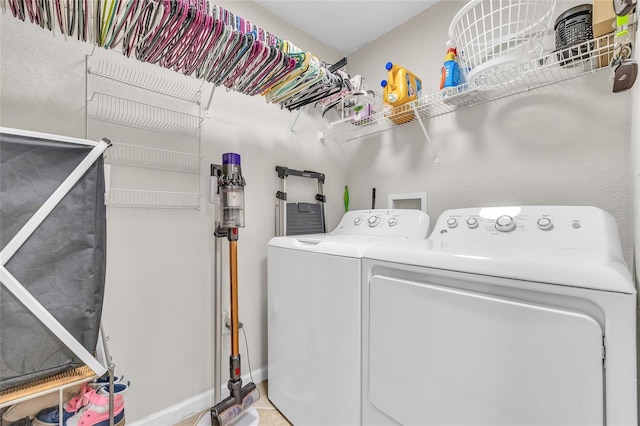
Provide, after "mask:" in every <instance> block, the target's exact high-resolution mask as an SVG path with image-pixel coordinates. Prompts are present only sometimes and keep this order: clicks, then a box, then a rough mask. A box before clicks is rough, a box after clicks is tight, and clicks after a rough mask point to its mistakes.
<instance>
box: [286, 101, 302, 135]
mask: <svg viewBox="0 0 640 426" xmlns="http://www.w3.org/2000/svg"><path fill="white" fill-rule="evenodd" d="M300 114H302V108H300V109H299V110H298V114H297V115H296V118H295V119H294V120H293V123H291V128H290V129H289V136H293V133H294V132H293V128H294V127H296V123H297V122H298V118H300Z"/></svg>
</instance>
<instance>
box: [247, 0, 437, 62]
mask: <svg viewBox="0 0 640 426" xmlns="http://www.w3.org/2000/svg"><path fill="white" fill-rule="evenodd" d="M254 1H255V2H256V3H258V4H260V5H262V6H263V7H265V8H266V9H268V10H270V11H271V12H273V13H274V14H276V15H278V16H280V17H281V18H282V19H284V20H285V21H287V22H289V23H290V24H291V25H294V26H296V27H297V28H299V29H300V30H302V31H304V32H305V33H307V34H309V35H310V36H312V37H314V38H316V39H318V40H320V41H322V42H323V43H324V44H326V45H327V46H330V47H333V48H335V49H337V50H339V51H340V52H342V53H343V54H344V55H348V54H350V53H353V52H354V51H356V50H358V49H359V48H360V47H362V46H364V45H365V44H367V43H370V42H372V41H374V40H375V39H377V38H378V37H380V36H381V35H383V34H385V33H387V32H389V31H391V30H392V29H394V28H396V27H398V26H400V25H401V24H403V23H404V22H406V21H408V20H409V19H410V18H412V17H414V16H416V15H417V14H419V13H420V12H422V11H423V10H425V9H427V8H428V7H430V6H432V5H433V4H435V3H436V2H437V1H438V0H421V1H408V0H395V1H377V0H375V1H372V0H352V1H333V0H324V1H319V0H315V1H314V0H254ZM292 41H293V42H294V43H295V40H292ZM300 47H303V46H300Z"/></svg>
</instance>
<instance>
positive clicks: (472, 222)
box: [467, 217, 478, 229]
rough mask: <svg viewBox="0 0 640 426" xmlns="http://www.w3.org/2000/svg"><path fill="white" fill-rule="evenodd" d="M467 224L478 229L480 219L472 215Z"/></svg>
mask: <svg viewBox="0 0 640 426" xmlns="http://www.w3.org/2000/svg"><path fill="white" fill-rule="evenodd" d="M467 226H468V227H469V228H470V229H476V228H477V227H478V219H476V218H475V217H470V218H469V219H467Z"/></svg>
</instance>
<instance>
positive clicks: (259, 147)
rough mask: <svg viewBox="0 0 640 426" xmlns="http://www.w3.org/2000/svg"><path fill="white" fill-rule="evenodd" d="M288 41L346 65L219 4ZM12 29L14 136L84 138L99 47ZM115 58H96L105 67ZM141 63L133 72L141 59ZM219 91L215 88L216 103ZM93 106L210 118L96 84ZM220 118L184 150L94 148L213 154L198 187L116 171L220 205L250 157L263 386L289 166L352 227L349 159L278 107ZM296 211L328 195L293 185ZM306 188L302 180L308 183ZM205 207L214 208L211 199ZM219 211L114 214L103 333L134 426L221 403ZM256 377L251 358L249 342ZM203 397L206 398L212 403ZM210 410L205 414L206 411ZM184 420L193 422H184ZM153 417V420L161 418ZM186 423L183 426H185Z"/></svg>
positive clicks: (229, 101)
mask: <svg viewBox="0 0 640 426" xmlns="http://www.w3.org/2000/svg"><path fill="white" fill-rule="evenodd" d="M217 3H218V4H220V5H221V6H223V7H227V8H228V9H229V10H230V11H232V12H235V13H237V14H239V15H240V16H243V17H244V18H247V19H249V20H251V21H254V22H256V23H257V24H259V25H260V26H262V27H263V28H265V29H266V30H268V31H271V32H273V33H274V34H277V35H278V36H280V37H282V38H288V39H291V40H293V41H294V42H295V43H296V44H297V45H298V46H299V47H301V48H305V49H307V50H310V51H311V52H313V53H314V54H316V55H318V56H320V57H321V58H322V59H323V60H326V61H328V62H334V61H337V60H339V59H340V58H341V56H340V54H339V53H338V52H335V51H333V50H331V49H329V48H327V47H326V46H324V45H322V44H320V43H318V42H316V41H314V40H313V39H311V38H310V37H308V36H306V35H304V34H302V33H301V32H300V31H298V30H296V29H293V28H291V27H288V26H285V25H284V24H283V22H282V21H281V20H280V19H279V18H277V17H276V16H274V15H272V14H270V13H269V12H267V11H266V10H264V9H263V8H261V7H259V6H257V5H255V4H254V3H252V2H217ZM0 19H1V21H0V22H1V24H2V28H1V32H0V36H1V44H0V48H1V58H2V61H1V62H2V69H1V71H2V73H1V80H0V81H1V91H0V95H1V96H0V97H1V104H0V106H1V108H0V112H1V114H2V115H1V117H0V124H1V125H2V126H5V127H14V128H21V129H28V130H33V131H42V132H48V133H54V134H61V135H68V136H75V137H84V136H85V55H86V54H89V53H91V51H92V46H91V45H89V44H86V43H81V42H78V41H76V40H67V41H65V40H64V38H63V37H62V36H60V35H59V34H56V35H55V37H54V36H52V34H51V32H49V31H46V30H43V29H41V28H39V27H38V26H36V25H33V24H31V23H28V22H21V21H19V20H17V19H14V18H13V17H12V16H11V15H10V13H8V14H5V15H2V17H1V18H0ZM102 53H103V52H102V51H101V50H100V49H96V51H95V52H94V56H92V60H93V59H96V58H98V57H100V55H101V54H102ZM131 60H132V61H134V60H133V59H131ZM211 87H212V86H211V85H210V84H206V85H205V86H204V94H203V102H204V103H206V101H207V100H208V95H209V92H210V90H211ZM88 89H89V98H91V96H92V94H93V92H94V91H102V92H107V93H110V94H115V95H117V96H123V97H127V98H129V99H133V100H136V101H140V102H146V103H149V104H153V105H157V106H161V107H165V108H172V109H176V110H180V111H183V112H187V113H190V114H191V113H198V106H197V105H193V104H187V103H184V102H183V101H179V100H172V99H168V98H166V97H162V96H158V95H155V94H149V93H146V92H145V91H141V90H138V89H132V88H130V87H124V86H122V85H119V84H116V83H113V82H108V81H104V80H103V79H100V78H97V77H94V76H92V77H90V78H89V82H88ZM210 113H211V117H208V118H206V119H205V120H204V121H203V123H202V131H201V138H200V139H201V140H200V142H198V138H197V137H196V138H193V137H186V136H171V135H166V134H159V133H155V132H149V131H143V130H140V129H136V128H132V127H126V126H121V125H114V124H108V123H104V122H101V121H97V120H94V119H90V120H88V134H89V137H90V138H92V139H98V138H101V137H108V138H110V139H111V140H112V141H113V142H121V143H130V144H140V145H145V146H153V147H158V148H163V149H171V150H177V151H185V152H190V153H200V154H202V155H203V156H204V158H203V160H202V169H201V170H202V172H201V176H200V177H199V178H198V177H197V176H196V177H194V175H185V174H181V173H175V172H167V171H158V170H148V169H141V168H133V167H129V166H118V165H114V166H112V179H111V185H112V186H113V187H119V188H132V189H147V190H165V191H180V192H198V190H200V191H202V192H205V193H207V191H208V170H209V167H208V165H209V164H210V163H220V162H221V156H222V154H223V153H224V152H237V153H239V154H241V156H242V170H243V173H244V176H245V178H246V180H247V186H246V194H245V200H246V227H245V228H244V229H242V230H241V231H240V240H239V243H238V251H239V281H240V282H239V286H240V320H241V321H242V322H243V324H244V326H245V330H246V332H247V337H248V343H249V357H250V361H251V366H252V368H253V370H254V373H257V376H256V377H255V379H256V381H260V380H263V379H265V378H266V365H267V340H266V325H267V324H266V310H265V307H266V302H265V300H266V284H267V283H266V244H267V242H268V240H269V239H270V238H271V237H272V236H273V235H274V224H275V208H274V206H275V192H276V191H277V190H278V184H279V180H278V178H277V175H276V173H275V166H276V165H283V166H288V167H291V168H295V169H301V170H302V169H309V170H317V171H320V172H323V173H325V174H326V184H325V193H326V194H327V197H328V200H329V203H328V206H327V219H328V225H329V227H334V226H335V225H336V224H337V222H338V221H339V219H340V218H341V212H342V208H343V207H342V201H341V200H342V192H343V189H344V184H345V181H346V162H345V158H344V153H343V147H341V146H339V145H337V144H335V143H332V142H325V143H320V142H318V141H317V139H316V138H317V131H318V129H320V128H322V127H323V125H324V124H323V123H324V122H323V121H322V119H321V118H320V117H319V112H317V111H314V110H313V109H310V110H308V111H306V110H305V111H304V112H303V113H302V115H301V116H300V118H299V120H298V121H297V123H296V126H295V128H294V133H293V134H292V135H290V133H289V130H290V128H291V125H292V123H293V121H294V119H295V117H296V113H289V112H288V111H286V110H281V109H280V108H279V106H276V105H270V104H267V103H266V102H265V100H264V99H263V98H262V97H259V96H258V97H253V98H252V97H248V96H244V95H240V94H238V93H233V92H231V93H229V92H226V91H225V90H224V89H220V88H219V89H218V90H216V92H215V95H214V98H213V103H212V108H211V111H210ZM290 180H291V183H290V187H291V193H292V195H293V197H292V199H293V200H296V198H295V196H296V195H298V196H300V197H306V199H303V198H300V200H301V201H313V196H314V195H315V193H316V191H317V185H316V181H308V182H297V183H296V182H295V178H292V179H290ZM302 181H303V180H302ZM205 199H206V198H205ZM213 215H214V210H213V208H212V206H211V205H210V204H208V203H207V202H206V201H204V202H203V203H202V208H201V209H200V210H184V209H178V210H159V209H122V208H109V209H108V215H107V220H108V241H107V244H108V252H107V283H106V295H105V301H104V312H103V322H104V326H105V329H106V333H107V334H108V335H109V336H110V349H111V353H112V355H113V358H114V361H115V363H116V373H117V374H124V375H125V377H126V378H127V379H129V380H130V381H131V384H132V386H131V388H130V390H129V392H128V394H127V396H126V398H127V408H126V411H127V413H126V416H127V420H128V422H129V423H131V422H136V421H140V420H143V421H144V419H145V418H147V419H149V418H151V419H152V420H148V421H146V422H147V424H153V422H155V423H156V424H167V423H168V422H169V419H172V417H171V416H170V415H169V416H168V417H164V418H162V419H159V418H157V417H156V418H154V417H153V415H154V413H158V412H161V411H162V410H165V409H167V408H170V407H174V408H175V407H176V406H177V405H180V404H183V403H184V402H185V401H189V400H191V399H193V398H195V399H196V400H197V401H196V404H195V405H193V404H192V405H189V406H188V407H187V409H192V410H195V409H202V408H205V407H206V404H210V403H211V401H207V398H210V395H209V394H208V393H207V392H208V391H209V390H211V389H212V386H213V384H212V382H213V379H212V377H213V369H212V368H213V367H212V366H213V364H214V360H213V357H212V352H213V350H212V345H213V343H212V335H213V331H212V321H213V318H212V306H213V297H212V286H213V283H212V276H213V258H214V250H213V237H212V235H213V221H214V217H213ZM227 252H228V251H227V243H226V240H225V241H224V242H223V268H224V271H225V272H224V274H223V277H224V281H225V282H224V286H223V299H224V302H223V305H224V306H228V305H229V302H228V290H227V288H228V279H227V276H228V273H227V272H226V271H227V270H228V267H227V262H228V257H227ZM227 338H228V336H225V344H224V348H223V353H224V354H225V355H224V356H223V359H222V360H219V362H221V363H222V366H223V370H222V379H223V384H224V383H226V380H227V379H228V377H227V372H228V355H226V354H228V353H229V344H228V341H227V340H226V339H227ZM241 353H242V356H243V373H245V374H246V373H248V372H249V370H248V369H247V362H246V361H247V358H248V357H247V352H246V350H245V344H244V338H242V337H241ZM203 395H204V396H203ZM203 404H204V405H203ZM182 414H184V413H182ZM150 416H151V417H150ZM175 420H177V419H175Z"/></svg>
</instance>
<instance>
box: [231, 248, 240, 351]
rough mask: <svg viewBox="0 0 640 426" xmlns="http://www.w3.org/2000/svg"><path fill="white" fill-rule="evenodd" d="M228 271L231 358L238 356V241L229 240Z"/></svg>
mask: <svg viewBox="0 0 640 426" xmlns="http://www.w3.org/2000/svg"><path fill="white" fill-rule="evenodd" d="M229 271H230V273H231V276H230V280H229V281H230V285H231V292H230V299H231V312H230V314H231V356H239V355H240V339H239V336H238V334H239V332H238V331H239V327H238V240H234V239H229Z"/></svg>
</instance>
